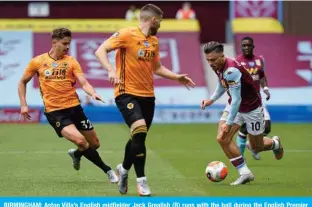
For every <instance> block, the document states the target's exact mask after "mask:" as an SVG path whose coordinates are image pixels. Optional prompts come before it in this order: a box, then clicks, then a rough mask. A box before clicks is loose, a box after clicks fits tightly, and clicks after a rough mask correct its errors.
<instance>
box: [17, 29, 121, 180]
mask: <svg viewBox="0 0 312 207" xmlns="http://www.w3.org/2000/svg"><path fill="white" fill-rule="evenodd" d="M70 42H71V31H70V30H68V29H67V28H57V29H54V30H53V32H52V48H51V50H50V51H49V52H47V53H44V54H42V55H39V56H37V57H35V58H33V59H32V60H31V61H30V63H29V65H28V66H27V68H26V70H25V72H24V74H23V76H22V78H21V80H20V81H19V84H18V94H19V98H20V103H21V117H22V118H24V119H30V118H31V117H30V115H29V113H28V106H27V101H26V85H27V83H28V82H29V81H30V80H31V79H32V77H33V76H34V75H37V76H38V79H39V84H40V92H41V96H42V99H43V103H44V109H45V115H46V117H47V119H48V121H49V123H50V125H51V126H52V127H53V128H54V130H55V131H56V133H57V135H58V136H59V137H65V138H66V139H67V140H68V141H70V142H73V143H74V144H75V145H77V147H78V149H70V150H69V151H68V154H69V155H70V157H71V158H72V161H73V167H74V169H75V170H79V169H80V159H81V157H82V156H84V157H85V158H87V159H88V160H90V161H91V162H93V163H94V164H95V165H96V166H98V167H99V168H101V169H102V170H103V171H104V172H105V173H106V174H107V176H108V178H109V181H110V182H111V183H117V182H118V176H117V175H116V173H115V172H114V171H113V170H112V169H111V168H110V167H109V166H108V165H106V164H105V163H104V162H103V161H102V159H101V157H100V155H99V153H98V152H97V149H98V148H99V147H100V142H99V139H98V136H97V134H96V132H95V130H94V128H93V126H92V124H91V122H90V120H89V119H88V118H87V117H86V115H85V114H84V112H83V109H82V107H81V105H80V102H79V99H78V95H77V93H76V89H75V87H74V85H75V83H76V81H78V82H79V83H80V85H81V86H82V89H83V90H84V91H85V92H86V93H87V94H88V95H90V96H91V97H92V98H93V99H95V100H99V101H102V102H104V101H103V100H102V98H101V96H99V95H98V94H96V92H95V90H94V88H93V87H92V86H91V85H90V84H89V83H88V81H87V80H86V78H85V76H84V74H83V71H82V69H81V67H80V64H79V63H78V62H77V60H75V58H74V57H72V56H69V55H67V52H68V50H69V46H70Z"/></svg>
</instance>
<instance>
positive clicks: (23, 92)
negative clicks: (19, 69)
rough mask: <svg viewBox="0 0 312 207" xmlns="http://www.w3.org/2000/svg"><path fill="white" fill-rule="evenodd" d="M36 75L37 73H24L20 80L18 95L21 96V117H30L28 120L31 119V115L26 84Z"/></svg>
mask: <svg viewBox="0 0 312 207" xmlns="http://www.w3.org/2000/svg"><path fill="white" fill-rule="evenodd" d="M34 75H35V73H33V74H24V75H23V76H22V78H21V80H20V81H19V82H18V96H19V99H20V105H21V117H20V118H23V119H28V120H30V119H31V117H30V115H29V113H28V106H27V101H26V85H27V83H28V82H29V81H30V80H31V79H32V77H33V76H34Z"/></svg>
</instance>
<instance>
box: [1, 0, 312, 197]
mask: <svg viewBox="0 0 312 207" xmlns="http://www.w3.org/2000/svg"><path fill="white" fill-rule="evenodd" d="M146 3H149V2H143V1H140V2H130V1H129V2H108V1H101V2H82V1H81V2H0V165H1V168H2V170H0V183H1V184H0V195H118V193H117V191H116V187H115V186H111V185H107V184H106V183H105V184H103V182H102V180H103V179H105V178H103V175H102V174H101V172H99V170H97V169H95V168H93V166H91V164H89V163H84V164H85V166H88V167H87V168H84V167H83V169H82V170H81V171H79V172H78V173H76V172H73V171H72V169H71V165H70V159H69V157H66V150H67V148H68V147H70V146H71V144H70V143H66V142H64V141H59V140H60V139H57V138H56V134H55V133H54V131H53V129H52V128H51V127H50V126H48V124H46V123H47V121H46V119H45V116H44V115H43V110H42V106H43V104H42V101H41V97H40V94H39V88H38V82H37V80H36V79H33V80H32V81H31V82H30V83H29V84H28V88H27V100H28V104H29V106H30V107H31V115H32V117H33V119H32V120H31V121H30V122H31V123H32V124H30V123H27V122H20V121H19V99H18V95H17V83H18V81H19V79H20V77H21V75H22V73H23V71H24V68H25V66H26V65H27V63H28V62H29V61H30V59H31V58H32V57H34V56H36V55H38V54H40V53H44V52H47V51H48V50H49V49H50V46H51V41H50V36H49V35H50V32H51V30H52V29H53V28H55V27H59V26H64V27H68V28H69V29H71V30H72V32H73V40H72V43H71V48H70V54H71V55H73V56H74V57H75V58H76V59H77V60H78V61H79V62H80V63H81V65H82V67H83V70H84V72H85V74H86V76H87V78H88V80H89V81H90V83H91V84H92V85H93V86H94V87H95V88H96V90H97V92H98V93H99V94H100V95H102V97H103V98H104V99H105V101H106V104H102V103H97V102H93V101H92V100H90V99H88V97H87V96H86V95H84V93H83V92H82V90H81V89H80V88H79V86H77V89H78V94H79V97H80V99H81V101H82V105H83V106H84V109H85V112H86V114H87V115H88V117H89V118H90V120H91V121H92V122H93V123H97V124H96V129H97V130H98V134H99V136H100V137H101V142H102V147H101V148H100V151H101V153H102V154H103V156H104V158H105V159H107V160H108V161H109V163H112V166H115V165H116V164H118V162H120V160H121V159H122V157H123V146H124V144H125V142H126V140H127V138H128V136H129V135H128V129H127V127H126V126H125V124H123V119H122V117H121V115H120V114H119V112H118V110H117V108H116V106H115V103H114V100H113V89H112V87H111V85H110V84H109V82H108V81H107V73H106V72H105V70H103V69H102V68H101V66H100V64H99V63H98V61H97V60H96V57H95V55H94V52H95V50H96V49H97V47H98V46H99V45H100V44H101V43H102V42H103V40H104V39H106V38H108V37H109V36H110V35H111V34H113V33H114V32H115V31H116V30H118V29H120V28H123V27H127V26H131V25H136V24H137V21H136V20H135V19H133V20H130V19H126V13H127V11H128V9H129V7H130V6H135V7H136V8H140V7H141V6H142V5H144V4H146ZM154 3H155V4H156V5H158V6H159V7H161V8H162V9H163V11H164V13H165V15H164V21H163V22H162V26H161V29H160V32H159V35H158V37H159V41H160V50H161V51H160V52H161V60H162V63H163V64H164V65H166V66H167V67H168V68H171V69H172V70H173V71H175V72H178V73H187V74H189V75H190V76H191V77H192V78H193V80H194V81H195V82H196V84H197V87H196V88H195V89H192V90H191V91H188V90H186V89H185V88H184V87H182V86H180V85H178V84H177V83H174V82H172V81H167V80H164V79H161V78H158V77H155V78H156V79H155V90H156V101H157V102H156V103H157V107H156V111H155V117H154V124H155V125H154V126H153V127H152V129H151V133H150V134H149V138H148V147H149V149H148V150H149V155H148V159H149V160H148V165H147V171H148V176H149V179H150V182H151V187H152V190H153V192H154V193H155V194H156V195H182V196H187V195H189V196H192V195H207V196H208V195H223V196H226V195H311V194H312V190H311V183H312V179H311V176H310V173H312V170H311V168H310V167H309V163H310V161H311V160H310V157H311V152H312V141H311V138H312V135H311V132H312V130H311V127H312V125H311V122H312V45H311V42H312V27H310V25H309V24H310V19H311V17H312V16H311V15H312V13H311V10H312V2H290V1H286V2H282V1H232V2H226V1H223V2H221V1H220V2H213V1H209V2H191V6H192V9H193V10H194V12H195V14H196V18H195V19H176V14H177V11H178V10H179V9H181V8H182V4H183V2H178V1H175V2H154ZM134 13H135V12H134ZM247 35H248V36H251V37H253V38H254V40H255V45H256V48H255V53H256V54H259V55H260V54H261V55H263V56H264V58H265V59H266V74H267V77H268V81H269V88H270V92H271V99H270V100H269V101H265V103H266V105H267V106H268V110H269V112H270V114H271V118H272V122H273V125H272V134H273V133H274V134H278V135H280V136H281V137H282V139H283V140H284V145H285V148H286V154H285V159H283V160H282V161H279V162H276V161H274V160H273V158H272V155H271V154H270V153H264V154H263V156H262V160H261V161H258V162H256V161H254V160H252V158H251V156H250V154H247V155H246V156H247V160H248V163H249V165H250V168H251V169H253V170H254V171H255V173H256V176H258V177H257V182H255V184H252V185H248V187H238V188H235V191H234V192H233V190H231V188H229V187H227V186H228V183H229V182H230V181H231V180H233V179H234V178H236V176H237V174H236V172H235V170H234V168H233V167H232V166H230V163H229V162H228V161H227V159H226V158H225V156H224V155H223V154H222V152H221V150H220V147H219V146H218V145H217V143H216V141H215V135H216V123H217V122H218V120H219V118H220V115H221V113H222V110H223V108H224V106H225V104H226V100H227V97H226V96H224V97H223V98H221V99H220V100H219V101H218V102H217V103H216V104H215V105H214V106H212V107H209V108H208V109H206V110H205V111H202V110H200V108H199V104H200V102H201V100H202V99H203V98H207V97H209V96H210V95H211V94H212V93H213V91H214V89H215V85H216V76H215V74H214V73H213V72H212V71H211V69H210V68H209V66H208V65H207V63H206V61H205V59H204V57H203V52H202V45H203V44H204V43H206V42H208V41H211V40H215V41H220V42H223V43H224V44H225V54H226V55H227V56H229V57H234V56H235V55H236V54H237V53H239V52H240V39H241V38H242V37H243V36H247ZM110 55H111V60H112V62H113V61H114V53H111V54H110ZM212 160H222V161H223V162H225V163H226V164H227V165H229V167H230V173H229V178H227V179H226V180H225V181H224V182H222V183H220V184H212V183H208V181H207V179H206V178H205V176H204V168H205V165H206V164H207V163H208V162H210V161H212ZM89 166H90V167H89ZM264 168H265V169H267V170H263V169H264ZM77 174H78V175H77ZM268 184H269V185H268ZM81 186H83V188H81ZM289 186H290V187H289ZM134 194H135V187H134V183H133V188H131V189H130V195H134Z"/></svg>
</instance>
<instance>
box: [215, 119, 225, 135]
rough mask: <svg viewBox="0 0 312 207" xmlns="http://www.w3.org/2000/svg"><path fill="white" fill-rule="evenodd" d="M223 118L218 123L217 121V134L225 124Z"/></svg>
mask: <svg viewBox="0 0 312 207" xmlns="http://www.w3.org/2000/svg"><path fill="white" fill-rule="evenodd" d="M225 122H226V121H225V120H220V121H219V123H218V133H217V134H220V133H221V132H222V127H223V126H224V125H225Z"/></svg>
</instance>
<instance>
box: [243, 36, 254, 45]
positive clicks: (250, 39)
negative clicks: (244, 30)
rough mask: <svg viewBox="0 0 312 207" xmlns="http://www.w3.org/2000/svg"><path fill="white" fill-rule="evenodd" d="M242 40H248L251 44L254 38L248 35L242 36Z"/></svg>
mask: <svg viewBox="0 0 312 207" xmlns="http://www.w3.org/2000/svg"><path fill="white" fill-rule="evenodd" d="M244 40H249V41H250V42H251V43H252V44H253V43H254V40H253V39H252V37H249V36H246V37H243V38H242V40H241V42H242V41H244Z"/></svg>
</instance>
